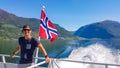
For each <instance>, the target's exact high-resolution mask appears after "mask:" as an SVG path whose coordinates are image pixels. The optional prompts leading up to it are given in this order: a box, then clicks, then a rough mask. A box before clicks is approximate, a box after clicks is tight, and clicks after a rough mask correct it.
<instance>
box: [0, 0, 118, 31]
mask: <svg viewBox="0 0 120 68" xmlns="http://www.w3.org/2000/svg"><path fill="white" fill-rule="evenodd" d="M43 5H44V6H45V13H46V15H47V17H48V18H49V19H50V20H51V21H52V22H53V23H55V24H59V25H60V26H61V27H63V28H65V29H66V30H69V31H75V30H77V29H79V28H80V27H82V26H85V25H88V24H91V23H95V22H100V21H104V20H113V21H118V22H120V0H0V9H3V10H5V11H7V12H10V13H12V14H15V15H17V16H19V17H25V18H37V19H40V15H41V9H42V6H43Z"/></svg>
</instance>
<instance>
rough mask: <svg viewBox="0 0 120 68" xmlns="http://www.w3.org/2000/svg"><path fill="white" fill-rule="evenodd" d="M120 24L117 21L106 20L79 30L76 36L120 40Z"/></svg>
mask: <svg viewBox="0 0 120 68" xmlns="http://www.w3.org/2000/svg"><path fill="white" fill-rule="evenodd" d="M119 32H120V23H119V22H117V21H111V20H105V21H101V22H96V23H93V24H89V25H85V26H83V27H81V28H79V29H78V30H77V31H76V32H75V33H74V35H75V36H79V37H83V38H89V39H91V38H100V39H110V38H120V33H119Z"/></svg>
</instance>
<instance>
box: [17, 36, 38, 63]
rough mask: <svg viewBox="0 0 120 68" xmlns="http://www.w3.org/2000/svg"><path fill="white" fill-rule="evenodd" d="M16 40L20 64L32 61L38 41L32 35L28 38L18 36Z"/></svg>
mask: <svg viewBox="0 0 120 68" xmlns="http://www.w3.org/2000/svg"><path fill="white" fill-rule="evenodd" d="M18 41H19V45H20V49H21V53H20V64H25V63H32V62H33V53H34V50H35V48H36V47H37V45H38V44H39V43H40V42H39V41H38V40H37V39H36V38H33V37H32V38H31V39H30V40H26V39H25V38H24V37H20V38H19V40H18Z"/></svg>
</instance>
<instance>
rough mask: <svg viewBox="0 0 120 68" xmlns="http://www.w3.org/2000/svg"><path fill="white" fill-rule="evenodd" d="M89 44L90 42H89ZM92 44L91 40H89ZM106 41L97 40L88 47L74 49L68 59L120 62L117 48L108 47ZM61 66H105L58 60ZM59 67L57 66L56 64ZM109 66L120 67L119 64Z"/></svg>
mask: <svg viewBox="0 0 120 68" xmlns="http://www.w3.org/2000/svg"><path fill="white" fill-rule="evenodd" d="M87 44H88V43H87ZM89 44H90V42H89ZM105 45H108V44H107V43H105V42H96V43H93V44H90V45H89V46H87V47H80V48H76V49H74V50H73V51H72V52H71V54H70V55H69V57H68V58H64V59H68V60H75V61H87V62H97V63H110V64H120V55H119V52H120V51H117V50H114V49H112V48H109V47H106V46H105ZM56 62H57V64H58V66H59V67H60V68H105V66H102V65H91V64H83V63H74V62H66V61H56ZM55 68H57V66H55ZM108 68H120V67H117V66H109V67H108Z"/></svg>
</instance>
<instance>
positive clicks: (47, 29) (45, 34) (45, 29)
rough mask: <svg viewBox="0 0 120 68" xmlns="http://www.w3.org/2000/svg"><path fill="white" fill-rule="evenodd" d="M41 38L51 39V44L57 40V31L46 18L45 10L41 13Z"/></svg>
mask: <svg viewBox="0 0 120 68" xmlns="http://www.w3.org/2000/svg"><path fill="white" fill-rule="evenodd" d="M39 30H40V31H39V36H40V38H44V39H50V41H51V42H53V41H55V40H56V38H57V35H58V33H57V29H56V28H55V26H54V25H53V24H52V22H51V21H50V20H49V19H48V17H47V16H46V14H45V12H44V9H42V11H41V19H40V29H39Z"/></svg>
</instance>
